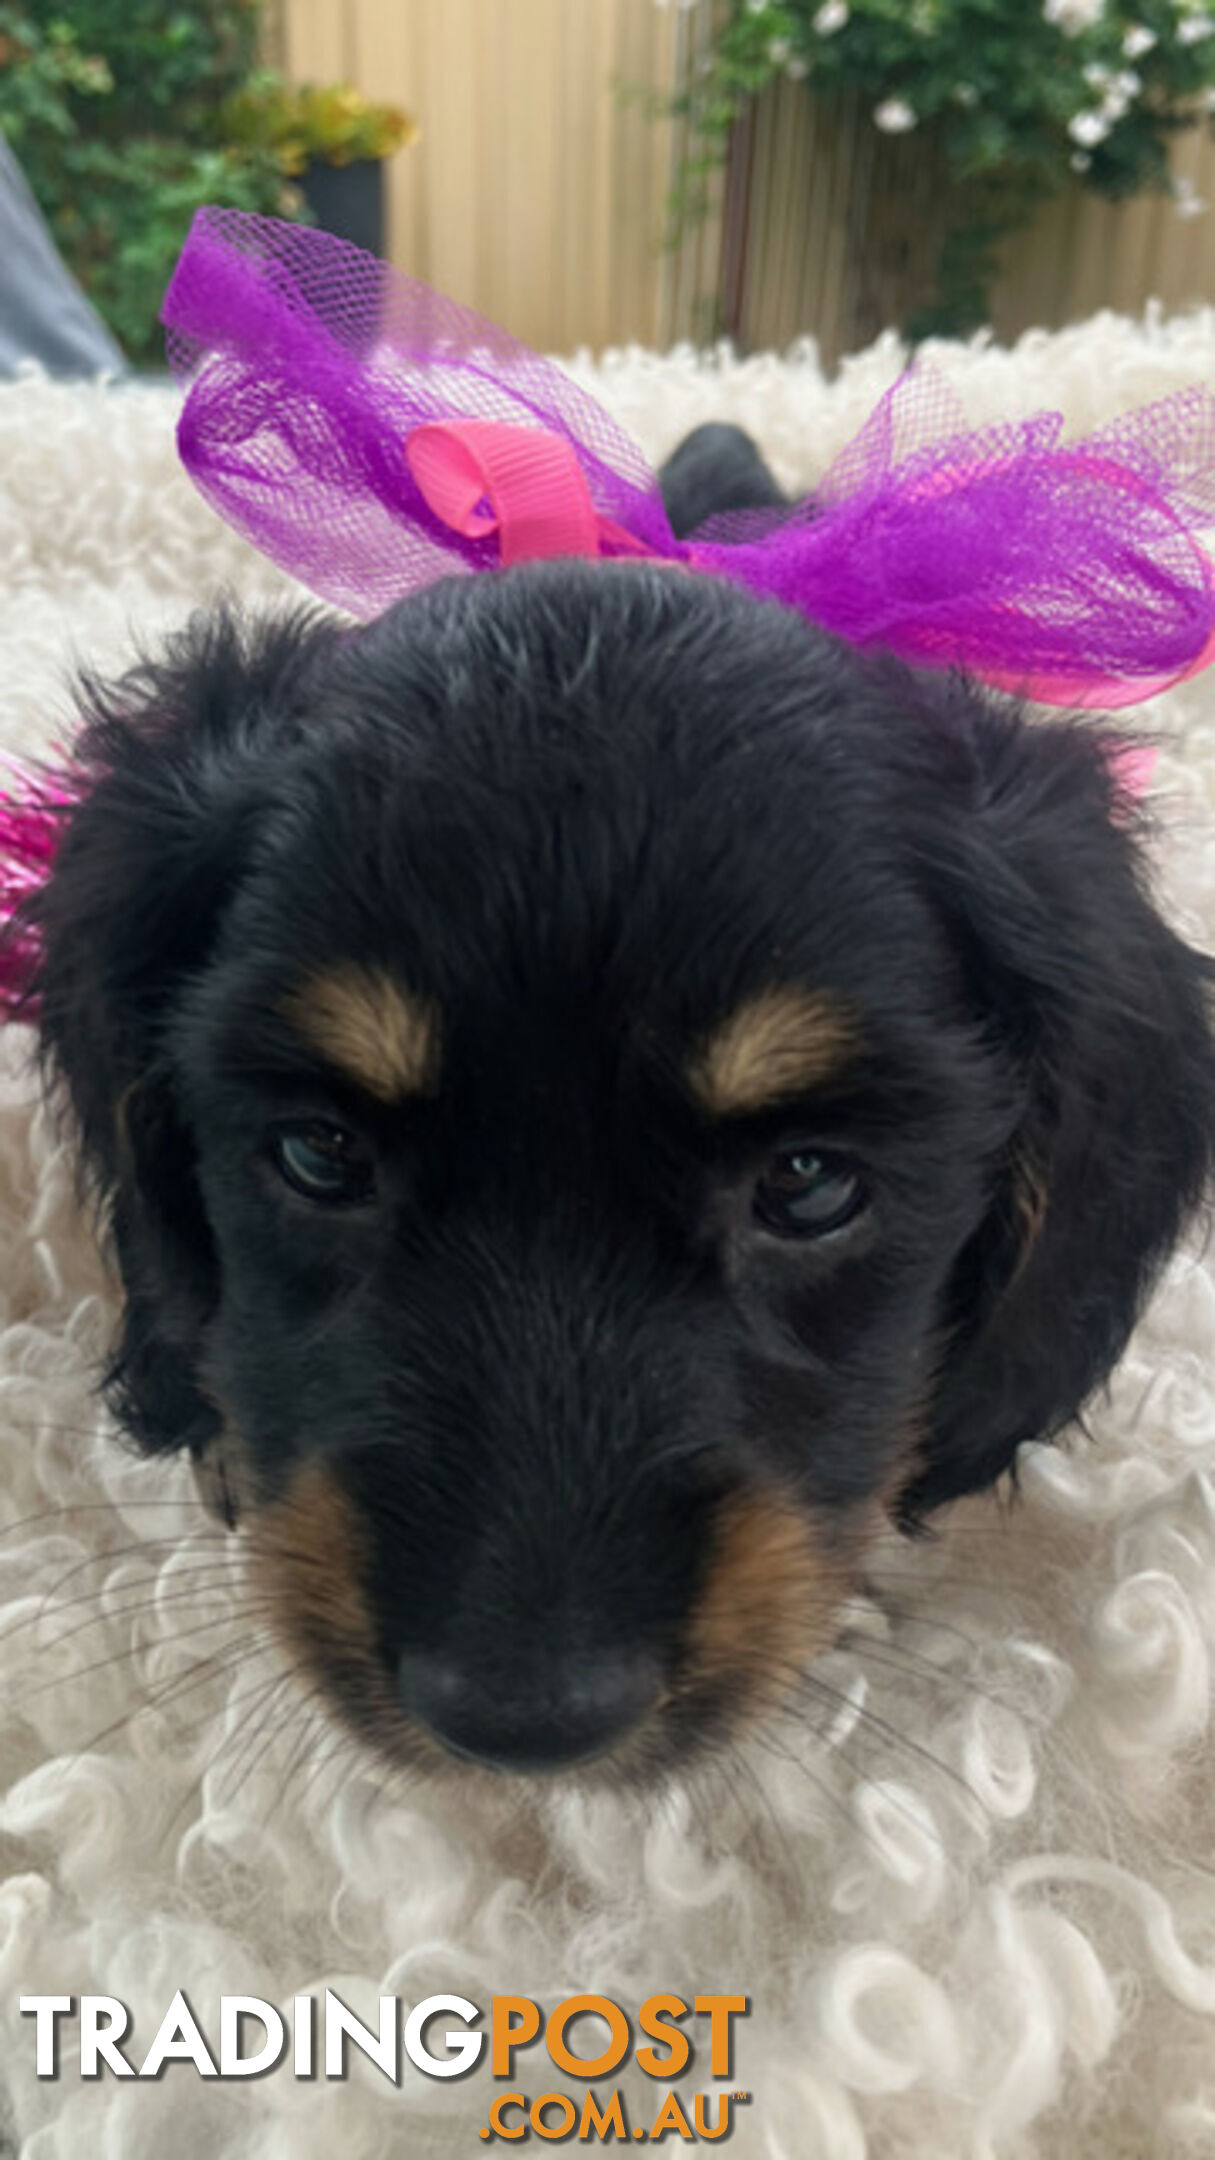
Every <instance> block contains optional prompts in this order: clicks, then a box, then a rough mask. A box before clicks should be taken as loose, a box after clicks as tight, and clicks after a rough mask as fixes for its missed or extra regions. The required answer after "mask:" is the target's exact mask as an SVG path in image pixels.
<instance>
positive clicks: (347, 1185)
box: [271, 1118, 375, 1207]
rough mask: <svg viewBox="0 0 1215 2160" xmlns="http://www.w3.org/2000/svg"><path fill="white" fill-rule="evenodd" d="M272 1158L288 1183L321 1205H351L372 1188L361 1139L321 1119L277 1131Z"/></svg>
mask: <svg viewBox="0 0 1215 2160" xmlns="http://www.w3.org/2000/svg"><path fill="white" fill-rule="evenodd" d="M271 1158H272V1160H273V1163H274V1166H275V1169H276V1170H277V1171H278V1173H279V1176H280V1177H282V1178H284V1179H285V1180H286V1182H287V1184H288V1185H291V1186H293V1187H294V1189H295V1191H296V1192H298V1193H302V1194H303V1195H304V1198H305V1199H306V1200H316V1201H319V1202H320V1204H321V1205H322V1206H329V1207H334V1206H351V1205H352V1204H353V1203H354V1202H356V1201H359V1200H369V1199H370V1198H371V1195H372V1193H373V1192H374V1190H375V1170H374V1167H373V1164H372V1160H371V1157H370V1155H369V1154H368V1152H367V1150H366V1148H365V1147H364V1146H363V1144H362V1142H361V1141H360V1140H356V1138H355V1136H354V1134H353V1133H349V1132H346V1131H345V1129H344V1128H343V1127H342V1126H341V1125H329V1124H326V1123H325V1121H324V1120H323V1119H321V1118H312V1119H310V1120H309V1122H308V1124H306V1125H293V1126H288V1127H286V1128H285V1129H284V1130H282V1131H280V1132H277V1133H276V1134H275V1135H274V1139H273V1141H272V1142H271Z"/></svg>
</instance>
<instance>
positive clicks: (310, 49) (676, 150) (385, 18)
mask: <svg viewBox="0 0 1215 2160" xmlns="http://www.w3.org/2000/svg"><path fill="white" fill-rule="evenodd" d="M712 6H713V0H695V4H694V5H692V6H690V7H685V6H678V5H669V6H667V7H663V8H660V7H656V6H655V5H654V0H275V11H274V14H273V16H272V25H273V28H272V36H273V41H274V44H275V47H276V52H277V57H278V58H279V59H280V61H281V63H282V64H283V66H284V67H285V68H286V70H287V72H288V73H289V74H291V75H292V76H293V77H295V79H296V80H298V81H313V82H315V81H338V80H346V81H350V82H353V83H355V84H357V85H358V86H359V87H360V88H361V89H363V90H365V91H367V92H369V93H370V94H372V95H374V96H378V97H384V98H388V99H390V100H392V101H393V102H395V103H399V104H401V105H404V106H405V107H406V108H407V109H408V110H409V111H410V112H411V113H412V114H413V115H414V117H415V118H416V119H417V120H418V122H419V123H420V126H421V131H422V132H421V139H420V140H419V142H418V143H417V144H416V145H415V146H414V147H413V148H412V149H410V150H407V151H404V152H403V153H402V154H401V155H400V156H399V157H398V158H396V159H395V160H394V161H393V165H392V168H391V174H390V215H389V236H390V251H391V253H392V256H393V259H394V260H395V261H396V262H398V263H400V264H401V265H402V267H404V268H406V269H408V270H410V271H411V272H412V273H413V274H414V275H415V276H418V277H422V278H425V279H427V280H428V281H429V282H430V283H432V284H434V285H437V286H439V287H440V288H441V289H442V290H443V291H445V292H448V293H450V294H452V296H453V297H454V298H456V299H458V300H462V301H464V302H465V303H467V304H468V305H471V306H473V307H476V308H479V309H480V310H481V311H482V312H483V313H485V314H487V315H490V316H492V317H493V318H494V319H495V320H497V321H499V322H501V323H503V324H505V326H506V327H507V328H508V329H510V330H512V331H513V332H514V333H515V334H516V336H519V337H522V338H524V339H526V340H527V341H528V343H530V344H532V345H536V346H539V347H541V348H542V349H545V350H548V351H557V352H560V351H569V350H571V349H572V348H574V347H576V346H578V345H589V346H591V347H592V348H600V347H602V346H604V345H608V344H616V343H620V342H623V341H625V340H629V339H637V340H639V341H640V342H641V343H643V344H647V345H654V346H659V347H663V346H666V345H669V344H671V343H672V342H673V341H675V340H676V339H678V338H686V337H693V338H696V339H700V340H704V339H707V338H709V337H711V336H713V335H714V334H716V333H717V332H719V331H721V330H723V329H724V330H727V331H728V332H729V333H730V334H731V335H732V336H734V337H735V338H736V339H737V341H738V342H739V343H740V344H741V345H743V346H744V347H746V348H748V349H755V348H758V347H762V346H770V345H775V346H783V345H785V344H787V343H788V342H789V341H790V340H791V339H792V338H794V337H796V336H798V335H799V334H802V333H805V332H811V333H813V334H814V335H815V336H816V337H817V338H818V339H819V342H820V345H821V346H822V349H823V354H824V358H825V359H827V360H828V361H831V360H834V359H835V358H836V357H838V355H839V354H841V353H843V352H846V351H849V350H853V349H855V348H856V347H857V346H859V345H862V344H865V343H867V342H868V340H869V339H870V338H871V337H872V336H873V335H874V334H875V332H876V330H877V329H878V328H880V327H881V326H882V325H883V324H884V323H885V322H887V321H889V320H890V319H891V313H892V310H893V309H894V308H895V306H896V303H897V291H896V288H903V289H905V287H906V284H907V282H908V280H909V279H912V278H914V276H915V275H916V274H917V271H918V270H919V269H920V268H921V267H922V266H921V265H920V264H919V263H918V262H917V259H916V249H917V247H920V248H921V249H922V247H923V245H924V240H923V235H924V234H925V233H926V232H927V229H928V224H929V220H928V219H927V217H923V218H921V217H918V216H917V199H918V200H920V201H922V203H923V204H924V206H925V207H926V206H927V203H928V201H929V199H930V197H931V194H932V191H933V190H934V188H937V187H938V186H939V185H940V184H941V183H940V176H939V175H938V174H936V173H934V172H933V171H932V170H931V168H930V167H929V165H928V164H927V163H926V162H925V160H924V158H923V155H922V152H921V149H920V145H919V144H918V143H917V141H916V139H915V137H914V136H905V137H903V138H901V139H900V141H899V142H898V143H897V144H891V143H890V142H889V141H888V139H886V138H879V137H878V136H877V135H876V132H875V130H874V128H873V126H872V123H871V121H870V119H869V116H868V113H867V112H866V111H863V110H861V109H859V108H858V107H856V106H848V105H845V104H841V105H840V106H838V107H836V108H834V109H828V108H827V107H826V106H825V104H823V103H822V102H820V101H818V100H815V99H814V98H812V97H810V96H808V95H807V93H806V91H805V89H804V86H802V85H799V84H794V83H781V84H778V85H775V86H773V87H772V89H770V90H769V91H767V92H766V93H765V94H764V96H763V97H762V98H761V99H760V100H759V101H758V102H757V104H756V107H755V109H754V111H753V112H752V113H751V114H750V115H749V116H748V118H747V121H746V122H745V124H744V125H743V127H742V128H740V129H739V130H738V131H737V134H736V139H735V144H734V152H733V155H732V158H731V163H730V172H729V177H728V182H727V183H724V184H719V185H718V186H717V187H716V188H715V189H714V190H713V191H712V194H711V201H710V208H709V215H708V216H707V218H706V219H705V221H704V223H703V224H702V225H701V226H700V227H699V228H697V230H696V231H695V232H693V233H691V234H690V235H688V236H686V237H685V239H684V240H683V242H682V244H681V245H680V246H679V248H678V249H676V250H668V249H665V248H664V246H663V239H664V232H665V227H666V223H667V210H668V202H669V196H670V191H671V187H672V184H673V181H674V178H675V175H676V172H677V169H678V166H679V163H680V160H681V158H682V156H683V155H684V153H685V151H686V149H687V147H688V145H687V140H686V131H685V130H684V128H683V126H682V123H680V122H678V121H675V120H671V119H669V118H655V117H654V115H653V111H652V100H653V98H654V97H655V95H657V96H658V97H663V96H668V95H669V94H670V93H671V91H672V90H675V89H677V88H678V87H679V86H681V85H682V84H683V83H685V82H686V81H687V80H688V77H689V74H690V72H691V70H693V69H694V68H695V67H696V65H697V61H698V59H699V58H700V57H701V55H702V54H703V51H704V44H705V40H706V38H707V35H708V29H709V23H710V19H711V11H712ZM1175 167H1176V170H1177V171H1178V173H1179V174H1183V175H1184V176H1185V178H1186V179H1187V180H1188V181H1189V182H1190V184H1191V187H1192V189H1193V191H1194V194H1195V196H1196V197H1197V198H1198V199H1200V200H1201V199H1206V200H1208V201H1209V202H1210V203H1211V204H1212V208H1211V209H1210V210H1209V211H1207V212H1206V213H1205V214H1203V215H1201V216H1196V217H1193V218H1191V219H1185V218H1183V217H1181V216H1179V215H1178V212H1177V209H1176V207H1175V206H1174V204H1173V203H1172V202H1170V201H1169V200H1168V199H1167V198H1164V197H1146V198H1143V199H1140V200H1138V201H1136V202H1133V203H1130V204H1127V205H1125V206H1122V207H1119V208H1117V209H1114V208H1111V207H1109V206H1107V205H1105V204H1102V203H1100V202H1098V201H1097V200H1095V199H1094V198H1092V197H1090V196H1086V195H1083V194H1081V193H1080V192H1079V191H1077V193H1076V195H1075V197H1074V198H1072V197H1069V198H1068V199H1066V200H1065V201H1061V202H1059V203H1057V204H1053V205H1052V206H1050V208H1049V209H1047V210H1046V211H1045V212H1044V213H1043V214H1042V215H1041V216H1040V217H1039V218H1038V220H1037V221H1036V223H1035V224H1034V225H1033V227H1032V228H1030V229H1029V230H1027V231H1026V232H1025V233H1023V234H1021V235H1019V236H1018V237H1017V238H1016V239H1015V240H1014V241H1013V242H1012V243H1011V244H1010V245H1009V247H1008V249H1007V250H1006V255H1005V260H1004V268H1003V274H1002V275H1001V277H1000V280H999V283H998V286H997V289H996V292H995V297H994V307H993V320H994V323H995V327H996V330H997V332H998V334H999V335H1000V336H1002V337H1010V336H1013V335H1015V334H1016V333H1017V332H1018V331H1019V330H1021V329H1024V328H1026V327H1028V326H1029V325H1031V324H1033V323H1044V324H1058V323H1062V322H1067V321H1072V320H1076V319H1079V318H1080V317H1082V316H1084V315H1087V314H1090V313H1091V312H1092V311H1093V310H1094V309H1095V308H1097V307H1103V306H1108V307H1116V308H1121V309H1124V310H1128V311H1130V312H1132V313H1134V312H1138V311H1139V310H1140V309H1141V308H1142V307H1143V305H1144V304H1145V302H1146V301H1147V300H1148V299H1149V298H1152V297H1158V298H1159V299H1160V300H1162V301H1163V302H1164V303H1165V305H1166V306H1168V307H1171V308H1172V307H1180V306H1184V305H1186V304H1187V303H1188V302H1190V301H1193V300H1207V301H1215V144H1213V143H1212V141H1211V139H1210V136H1209V134H1207V133H1205V132H1202V131H1199V130H1197V129H1196V130H1194V131H1193V133H1192V134H1190V135H1186V136H1183V137H1181V138H1179V140H1178V143H1177V146H1176V152H1175ZM884 220H897V223H898V231H899V234H900V235H901V236H902V237H901V239H900V241H899V244H898V246H897V247H896V248H895V249H894V250H893V255H892V250H891V249H890V248H889V247H885V248H874V247H873V246H872V245H871V244H870V243H871V239H872V235H873V234H874V233H875V232H877V231H882V230H883V221H884ZM887 237H889V231H888V228H887ZM900 258H901V260H900ZM892 260H893V268H892Z"/></svg>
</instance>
